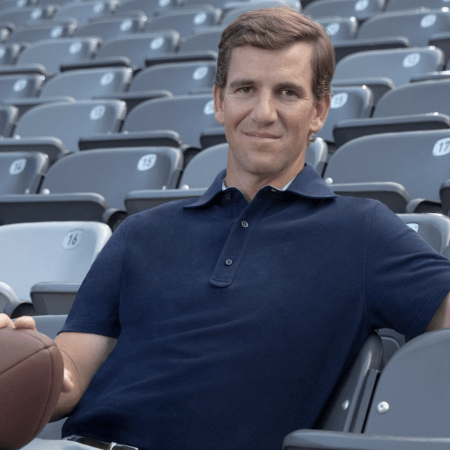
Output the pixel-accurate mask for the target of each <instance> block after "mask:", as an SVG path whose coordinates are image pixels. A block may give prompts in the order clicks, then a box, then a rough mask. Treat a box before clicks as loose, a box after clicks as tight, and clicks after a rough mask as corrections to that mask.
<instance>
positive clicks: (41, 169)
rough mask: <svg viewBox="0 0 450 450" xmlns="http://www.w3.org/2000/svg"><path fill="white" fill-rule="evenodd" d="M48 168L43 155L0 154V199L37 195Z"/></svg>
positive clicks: (33, 153)
mask: <svg viewBox="0 0 450 450" xmlns="http://www.w3.org/2000/svg"><path fill="white" fill-rule="evenodd" d="M48 166H49V163H48V157H47V155H44V154H43V153H38V152H30V153H22V152H11V153H6V152H5V153H0V197H1V195H4V194H35V193H37V192H38V190H39V187H40V185H41V182H42V179H43V177H44V175H45V174H46V173H47V169H48ZM0 224H1V222H0Z"/></svg>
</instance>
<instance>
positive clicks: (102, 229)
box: [0, 222, 111, 317]
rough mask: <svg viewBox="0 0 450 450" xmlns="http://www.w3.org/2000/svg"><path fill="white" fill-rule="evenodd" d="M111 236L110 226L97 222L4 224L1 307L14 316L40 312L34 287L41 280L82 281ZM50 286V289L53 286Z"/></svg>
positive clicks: (0, 239)
mask: <svg viewBox="0 0 450 450" xmlns="http://www.w3.org/2000/svg"><path fill="white" fill-rule="evenodd" d="M110 235H111V230H110V228H109V227H108V226H106V225H105V224H101V223H96V222H45V223H40V222H38V223H26V224H15V225H3V226H1V227H0V247H1V248H2V253H1V256H0V273H1V276H0V279H1V281H2V291H1V292H2V294H0V304H1V306H0V310H1V311H2V312H5V313H6V314H8V315H10V316H11V317H16V316H19V315H23V314H24V313H32V314H34V313H35V312H37V313H38V314H39V311H35V309H34V307H33V306H32V304H31V297H30V292H31V289H32V287H33V286H35V285H36V284H38V283H41V282H48V283H55V284H61V285H62V284H65V283H72V284H77V283H81V281H82V280H83V279H84V277H85V275H86V273H87V271H88V270H89V267H90V266H91V264H92V262H93V261H94V259H95V257H96V256H97V254H98V253H99V251H100V250H101V248H102V247H103V245H104V244H105V243H106V241H107V240H108V239H109V237H110ZM47 287H48V288H49V289H48V290H49V292H50V291H51V289H50V288H51V285H50V286H49V285H47ZM53 287H54V288H55V289H56V285H53ZM8 289H9V290H8ZM72 298H73V297H72ZM38 309H39V307H38ZM40 313H41V314H42V313H44V314H45V313H46V311H42V310H41V311H40Z"/></svg>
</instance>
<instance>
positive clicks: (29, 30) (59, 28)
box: [7, 21, 77, 45]
mask: <svg viewBox="0 0 450 450" xmlns="http://www.w3.org/2000/svg"><path fill="white" fill-rule="evenodd" d="M76 26H77V25H76V22H69V23H67V24H54V23H52V22H51V21H49V23H48V24H46V25H35V26H28V27H22V28H19V29H18V30H14V32H12V33H11V34H10V35H9V36H8V39H7V42H8V44H12V43H13V42H16V43H18V44H21V45H22V44H24V43H25V44H26V43H28V44H31V43H34V42H37V41H42V40H45V39H59V38H64V37H71V36H72V35H73V31H74V29H75V28H76Z"/></svg>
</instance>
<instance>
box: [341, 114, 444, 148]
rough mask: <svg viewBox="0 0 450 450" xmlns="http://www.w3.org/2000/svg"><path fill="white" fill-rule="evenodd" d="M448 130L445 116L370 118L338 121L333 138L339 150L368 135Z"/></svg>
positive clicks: (417, 115)
mask: <svg viewBox="0 0 450 450" xmlns="http://www.w3.org/2000/svg"><path fill="white" fill-rule="evenodd" d="M449 128H450V117H449V116H447V115H446V114H440V113H427V114H411V115H408V116H391V117H372V118H368V119H350V120H341V121H339V122H338V123H337V124H336V125H335V127H334V129H333V136H334V141H335V143H336V146H337V147H338V148H339V147H340V146H341V145H343V144H345V143H346V142H348V141H350V140H352V139H355V138H358V137H362V136H367V135H369V134H380V133H397V132H400V131H418V130H424V131H425V130H444V129H449Z"/></svg>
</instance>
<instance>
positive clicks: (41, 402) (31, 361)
mask: <svg viewBox="0 0 450 450" xmlns="http://www.w3.org/2000/svg"><path fill="white" fill-rule="evenodd" d="M63 374H64V364H63V359H62V355H61V352H60V351H59V349H58V347H57V346H56V345H55V343H54V342H53V341H52V340H51V339H50V338H49V337H47V336H45V335H43V334H40V333H36V332H34V331H30V330H18V329H14V328H4V329H1V330H0V399H1V400H0V449H2V450H16V449H19V448H21V447H23V446H24V445H25V444H27V443H28V442H30V441H31V440H32V439H33V438H35V437H36V436H37V435H38V434H39V432H40V431H41V430H42V428H44V426H45V424H46V423H47V422H48V421H49V420H50V417H51V415H52V412H53V409H54V408H55V406H56V403H57V402H58V399H59V395H60V393H61V388H62V381H63Z"/></svg>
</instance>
